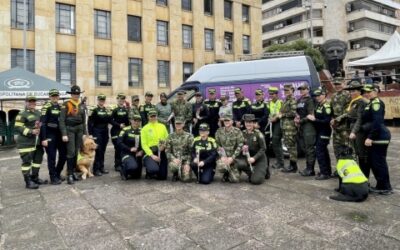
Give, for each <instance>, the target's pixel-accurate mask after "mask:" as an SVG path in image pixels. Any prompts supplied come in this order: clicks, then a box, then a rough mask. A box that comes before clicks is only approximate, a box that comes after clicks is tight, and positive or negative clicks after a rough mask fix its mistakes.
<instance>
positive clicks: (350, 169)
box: [336, 159, 368, 184]
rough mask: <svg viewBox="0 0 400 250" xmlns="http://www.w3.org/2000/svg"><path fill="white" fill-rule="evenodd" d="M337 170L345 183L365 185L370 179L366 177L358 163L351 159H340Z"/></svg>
mask: <svg viewBox="0 0 400 250" xmlns="http://www.w3.org/2000/svg"><path fill="white" fill-rule="evenodd" d="M336 170H337V172H338V174H339V176H340V178H342V182H343V183H356V184H359V183H364V182H367V181H368V179H367V178H366V177H365V175H364V174H363V172H362V171H361V169H360V167H359V166H358V164H357V162H355V161H354V160H351V159H339V161H338V163H337V165H336Z"/></svg>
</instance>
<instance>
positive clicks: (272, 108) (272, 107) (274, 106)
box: [268, 99, 282, 116]
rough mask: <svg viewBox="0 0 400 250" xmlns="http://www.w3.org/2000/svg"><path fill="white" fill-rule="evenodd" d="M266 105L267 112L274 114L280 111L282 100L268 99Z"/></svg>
mask: <svg viewBox="0 0 400 250" xmlns="http://www.w3.org/2000/svg"><path fill="white" fill-rule="evenodd" d="M268 107H269V114H270V115H271V116H275V115H277V114H278V113H279V112H280V111H281V107H282V101H281V100H279V99H278V100H276V101H275V102H273V101H269V102H268Z"/></svg>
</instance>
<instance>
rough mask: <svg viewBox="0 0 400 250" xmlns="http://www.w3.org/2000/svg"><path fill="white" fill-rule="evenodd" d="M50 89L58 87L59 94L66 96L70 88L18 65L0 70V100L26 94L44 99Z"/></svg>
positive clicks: (13, 98)
mask: <svg viewBox="0 0 400 250" xmlns="http://www.w3.org/2000/svg"><path fill="white" fill-rule="evenodd" d="M50 89H58V90H59V91H60V96H61V97H66V95H67V94H66V92H67V91H69V89H70V88H69V87H68V86H66V85H63V84H60V83H57V82H56V81H53V80H50V79H48V78H46V77H43V76H40V75H37V74H34V73H32V72H30V71H26V70H24V69H22V68H18V67H17V68H12V69H10V70H6V71H3V72H0V100H23V99H25V97H26V96H27V95H34V96H36V97H37V98H38V99H46V98H48V97H49V90H50Z"/></svg>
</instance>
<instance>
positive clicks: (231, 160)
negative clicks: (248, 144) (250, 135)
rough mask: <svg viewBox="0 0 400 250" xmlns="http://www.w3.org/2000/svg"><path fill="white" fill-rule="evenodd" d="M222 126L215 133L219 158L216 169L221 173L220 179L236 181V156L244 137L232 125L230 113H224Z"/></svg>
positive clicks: (237, 172) (237, 174) (237, 179)
mask: <svg viewBox="0 0 400 250" xmlns="http://www.w3.org/2000/svg"><path fill="white" fill-rule="evenodd" d="M222 119H223V120H224V127H222V128H219V129H218V130H217V133H216V134H215V140H216V142H217V145H218V147H219V148H218V153H219V156H220V159H219V160H217V170H218V171H219V172H220V173H222V174H223V177H222V181H224V182H228V181H229V182H232V183H237V182H239V180H240V173H239V170H238V162H237V160H236V158H237V157H238V156H239V155H240V152H241V150H242V146H243V142H244V138H243V134H242V132H241V130H240V129H239V128H236V127H233V121H232V115H230V114H225V115H224V116H223V117H222Z"/></svg>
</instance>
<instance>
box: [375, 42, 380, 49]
mask: <svg viewBox="0 0 400 250" xmlns="http://www.w3.org/2000/svg"><path fill="white" fill-rule="evenodd" d="M373 46H374V49H380V48H381V46H380V45H379V44H377V43H375V44H374V45H373Z"/></svg>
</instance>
